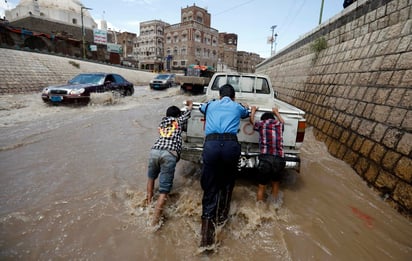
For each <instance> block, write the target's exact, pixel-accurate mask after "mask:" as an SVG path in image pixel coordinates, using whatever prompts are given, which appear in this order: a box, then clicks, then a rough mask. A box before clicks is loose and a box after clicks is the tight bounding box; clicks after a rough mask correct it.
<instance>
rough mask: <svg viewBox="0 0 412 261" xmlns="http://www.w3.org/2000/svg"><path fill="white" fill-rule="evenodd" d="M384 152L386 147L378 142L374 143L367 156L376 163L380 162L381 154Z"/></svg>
mask: <svg viewBox="0 0 412 261" xmlns="http://www.w3.org/2000/svg"><path fill="white" fill-rule="evenodd" d="M385 153H386V148H385V147H384V146H382V145H380V144H379V143H375V144H374V146H373V148H372V150H371V152H370V154H369V157H370V159H371V160H373V161H374V162H375V163H376V164H380V163H381V160H382V159H383V156H384V155H385Z"/></svg>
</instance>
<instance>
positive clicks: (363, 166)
mask: <svg viewBox="0 0 412 261" xmlns="http://www.w3.org/2000/svg"><path fill="white" fill-rule="evenodd" d="M369 165H370V163H369V160H368V159H367V158H364V157H359V158H358V161H357V162H356V164H355V166H354V167H353V168H354V169H355V171H356V173H358V174H359V175H360V176H361V177H365V172H366V170H367V169H368V168H369Z"/></svg>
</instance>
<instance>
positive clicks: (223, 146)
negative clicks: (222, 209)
mask: <svg viewBox="0 0 412 261" xmlns="http://www.w3.org/2000/svg"><path fill="white" fill-rule="evenodd" d="M233 136H234V135H233ZM239 157H240V144H239V143H238V141H237V139H236V136H234V138H230V136H213V137H212V138H210V137H209V138H208V137H207V138H206V141H205V143H204V147H203V169H202V176H201V179H200V184H201V187H202V189H203V198H202V218H203V219H213V220H216V216H217V215H218V213H217V209H218V204H220V203H219V202H221V203H225V204H230V199H231V195H232V191H233V188H234V185H235V179H236V174H237V172H238V161H239ZM227 207H229V205H227Z"/></svg>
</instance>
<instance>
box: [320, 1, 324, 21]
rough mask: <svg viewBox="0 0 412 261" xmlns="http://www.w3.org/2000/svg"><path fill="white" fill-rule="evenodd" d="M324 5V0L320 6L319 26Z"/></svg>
mask: <svg viewBox="0 0 412 261" xmlns="http://www.w3.org/2000/svg"><path fill="white" fill-rule="evenodd" d="M324 3H325V0H322V4H321V5H320V14H319V24H321V23H322V14H323V4H324Z"/></svg>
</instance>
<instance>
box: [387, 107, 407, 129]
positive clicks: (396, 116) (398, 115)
mask: <svg viewBox="0 0 412 261" xmlns="http://www.w3.org/2000/svg"><path fill="white" fill-rule="evenodd" d="M406 113H407V110H406V109H402V108H393V109H392V110H391V112H390V114H389V117H388V120H387V121H388V123H389V124H390V125H392V126H394V127H399V126H401V124H402V121H403V120H404V119H405V117H406Z"/></svg>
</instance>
